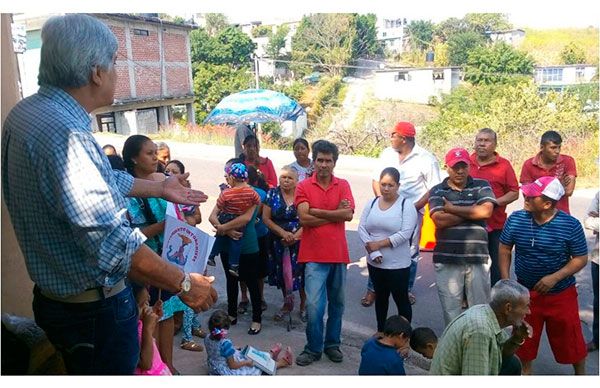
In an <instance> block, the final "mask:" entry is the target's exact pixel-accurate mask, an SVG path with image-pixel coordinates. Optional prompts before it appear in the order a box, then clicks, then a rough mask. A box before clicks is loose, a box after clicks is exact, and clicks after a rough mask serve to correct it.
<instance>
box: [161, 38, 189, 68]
mask: <svg viewBox="0 0 600 388" xmlns="http://www.w3.org/2000/svg"><path fill="white" fill-rule="evenodd" d="M163 49H164V50H165V61H167V62H187V60H188V51H187V47H186V44H185V35H182V34H174V33H170V32H168V31H165V33H164V34H163Z"/></svg>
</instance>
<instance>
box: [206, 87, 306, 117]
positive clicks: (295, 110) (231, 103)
mask: <svg viewBox="0 0 600 388" xmlns="http://www.w3.org/2000/svg"><path fill="white" fill-rule="evenodd" d="M303 113H304V108H302V106H301V105H300V104H298V103H297V102H296V101H294V100H293V99H291V98H289V97H288V96H286V95H285V94H283V93H279V92H275V91H273V90H267V89H248V90H244V91H242V92H239V93H235V94H231V95H229V96H227V97H225V98H224V99H222V100H221V102H219V103H218V104H217V106H216V107H215V109H213V110H212V112H210V114H209V115H208V117H207V118H206V119H205V120H204V123H212V124H239V123H246V124H247V123H250V122H254V123H266V122H271V121H277V122H280V123H281V122H283V121H286V120H296V119H297V118H298V116H300V115H301V114H303Z"/></svg>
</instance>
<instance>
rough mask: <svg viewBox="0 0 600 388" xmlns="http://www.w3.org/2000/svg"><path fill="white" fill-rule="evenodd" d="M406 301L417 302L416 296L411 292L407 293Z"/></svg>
mask: <svg viewBox="0 0 600 388" xmlns="http://www.w3.org/2000/svg"><path fill="white" fill-rule="evenodd" d="M408 301H409V302H410V304H415V303H416V302H417V298H416V297H415V295H414V294H413V293H412V292H409V293H408Z"/></svg>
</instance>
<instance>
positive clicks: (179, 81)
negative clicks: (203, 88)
mask: <svg viewBox="0 0 600 388" xmlns="http://www.w3.org/2000/svg"><path fill="white" fill-rule="evenodd" d="M166 70H167V94H168V95H170V96H177V95H182V94H189V93H190V82H189V71H190V68H189V67H188V66H185V67H175V66H172V67H167V69H166Z"/></svg>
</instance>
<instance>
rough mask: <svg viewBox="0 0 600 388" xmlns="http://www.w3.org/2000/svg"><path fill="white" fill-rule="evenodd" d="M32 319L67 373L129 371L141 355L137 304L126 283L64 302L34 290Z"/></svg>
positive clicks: (99, 373) (121, 373)
mask: <svg viewBox="0 0 600 388" xmlns="http://www.w3.org/2000/svg"><path fill="white" fill-rule="evenodd" d="M33 293H34V297H33V313H34V316H35V322H36V323H37V325H38V326H39V327H41V328H42V329H43V330H44V331H45V332H46V335H47V336H48V339H49V340H50V342H51V343H52V344H53V345H54V346H55V347H56V349H57V350H58V351H59V352H60V353H61V354H62V357H63V359H64V362H65V366H66V368H67V373H68V374H70V375H130V374H133V371H134V369H135V367H136V366H137V364H138V360H139V357H140V344H139V340H138V333H137V325H138V307H137V303H136V301H135V298H134V297H133V293H132V292H131V288H130V287H127V288H126V289H124V290H123V291H121V292H120V293H118V294H117V295H115V296H112V297H110V298H108V299H103V300H100V301H97V302H90V303H63V302H57V301H54V300H51V299H48V298H46V297H45V296H43V295H42V294H41V293H40V290H39V288H38V287H37V286H36V287H35V288H34V290H33Z"/></svg>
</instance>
